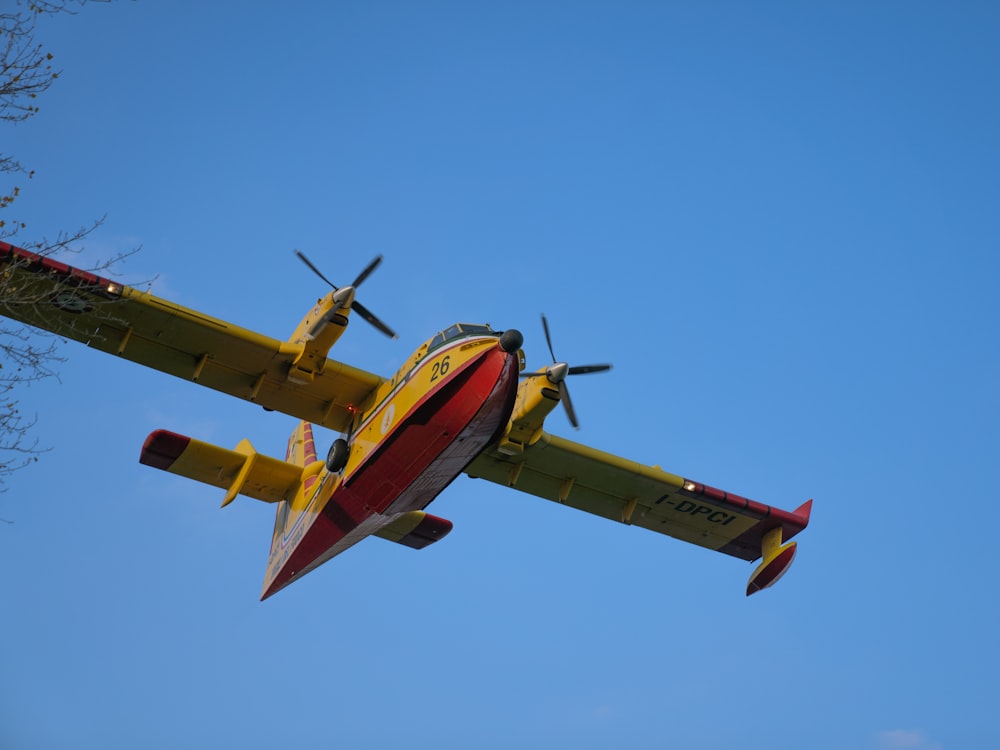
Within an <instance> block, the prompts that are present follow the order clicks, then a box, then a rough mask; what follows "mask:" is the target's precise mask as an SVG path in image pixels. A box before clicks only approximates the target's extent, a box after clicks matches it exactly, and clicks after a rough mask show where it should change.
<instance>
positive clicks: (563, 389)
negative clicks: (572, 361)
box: [523, 314, 611, 429]
mask: <svg viewBox="0 0 1000 750" xmlns="http://www.w3.org/2000/svg"><path fill="white" fill-rule="evenodd" d="M542 328H543V329H544V330H545V343H546V344H548V347H549V354H550V355H551V356H552V364H551V365H549V366H548V367H546V368H545V372H529V373H523V375H524V377H529V378H530V377H539V376H542V375H544V376H545V377H547V378H548V379H549V382H550V383H552V384H553V385H555V386H556V387H557V388H558V389H559V400H560V401H561V402H562V405H563V408H565V409H566V416H567V417H568V418H569V423H570V424H571V425H573V427H574V428H576V429H580V422H579V421H578V420H577V418H576V410H575V409H574V408H573V401H572V399H570V397H569V388H567V386H566V377H567V376H568V375H586V374H588V373H592V372H605V371H607V370H610V369H611V365H609V364H600V365H575V366H572V367H571V366H570V365H568V364H567V363H565V362H559V361H558V360H557V359H556V353H555V351H554V350H553V348H552V335H551V334H550V333H549V321H548V320H546V318H545V315H544V314H543V315H542Z"/></svg>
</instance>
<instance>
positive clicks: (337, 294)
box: [295, 250, 398, 338]
mask: <svg viewBox="0 0 1000 750" xmlns="http://www.w3.org/2000/svg"><path fill="white" fill-rule="evenodd" d="M295 254H296V255H297V256H299V260H301V261H302V262H303V263H305V264H306V265H307V266H309V270H310V271H312V272H313V273H314V274H316V275H317V276H319V277H320V278H321V279H322V280H323V281H325V282H326V283H327V284H329V285H330V286H331V287H333V292H334V294H333V300H334V303H335V304H334V306H333V308H332V309H331V310H330V312H329V313H328V315H332V314H333V313H335V312H336V311H337V310H339V309H340V308H342V307H349V308H351V309H352V310H354V312H356V313H357V314H358V315H360V316H361V317H362V318H364V319H365V320H367V321H368V322H369V323H371V324H372V325H373V326H375V327H376V328H377V329H378V330H380V331H381V332H382V333H384V334H385V335H386V336H388V337H390V338H398V336H396V332H395V331H393V330H392V329H391V328H389V326H387V325H386V324H385V323H383V322H382V321H381V320H379V319H378V318H377V317H375V315H374V314H372V312H371V311H370V310H369V309H368V308H367V307H365V306H364V305H362V304H361V303H360V302H358V301H357V299H355V294H356V292H357V288H358V287H359V286H361V284H362V282H364V280H365V279H367V278H368V277H369V276H371V274H372V271H374V270H375V269H376V268H378V266H379V264H380V263H381V262H382V256H381V255H376V256H375V260H373V261H372V262H371V263H369V264H368V265H367V266H366V267H365V270H363V271H362V272H361V273H359V274H358V277H357V278H356V279H355V280H354V283H353V284H351V285H350V286H342V287H338V286H337V285H336V284H334V283H333V282H332V281H330V280H329V279H328V278H326V276H324V275H323V272H322V271H320V270H319V269H318V268H316V266H315V265H313V263H312V261H310V260H309V258H307V257H306V255H305V253H303V252H302V251H300V250H296V251H295Z"/></svg>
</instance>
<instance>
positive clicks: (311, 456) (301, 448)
mask: <svg viewBox="0 0 1000 750" xmlns="http://www.w3.org/2000/svg"><path fill="white" fill-rule="evenodd" d="M285 461H286V462H287V463H290V464H294V465H295V466H301V467H302V468H303V472H302V482H301V484H300V486H299V489H298V491H297V492H296V493H295V497H293V498H291V499H290V500H282V501H281V502H279V503H278V509H277V512H276V513H275V515H274V532H273V533H272V535H271V550H270V553H269V554H268V556H267V571H266V573H265V581H264V588H265V590H266V589H267V586H268V584H269V583H270V581H271V580H272V579H273V577H274V575H275V574H276V573H277V571H278V569H279V568H280V566H281V564H282V562H283V559H284V558H285V557H287V555H288V553H289V552H290V550H289V549H288V544H287V542H288V539H287V536H288V532H289V531H290V529H291V528H292V527H293V526H294V525H295V522H296V520H297V519H298V517H299V515H300V514H301V512H302V510H303V508H304V507H305V505H306V500H307V498H308V497H309V496H310V495H311V494H312V491H313V489H314V487H315V485H316V482H317V480H318V478H319V477H318V475H319V473H320V470H321V469H322V466H323V464H322V462H321V461H317V459H316V443H315V441H314V440H313V426H312V425H311V424H310V423H309V422H305V421H303V422H299V424H298V426H297V427H296V428H295V430H294V432H292V434H291V435H290V436H289V438H288V447H287V448H286V449H285Z"/></svg>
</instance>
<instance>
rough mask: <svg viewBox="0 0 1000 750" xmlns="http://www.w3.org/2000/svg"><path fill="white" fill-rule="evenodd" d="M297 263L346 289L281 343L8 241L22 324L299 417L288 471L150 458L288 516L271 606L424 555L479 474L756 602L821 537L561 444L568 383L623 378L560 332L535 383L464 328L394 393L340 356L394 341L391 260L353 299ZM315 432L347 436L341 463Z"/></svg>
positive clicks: (195, 450)
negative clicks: (715, 573)
mask: <svg viewBox="0 0 1000 750" xmlns="http://www.w3.org/2000/svg"><path fill="white" fill-rule="evenodd" d="M299 257H300V258H301V259H302V260H303V261H304V262H305V263H306V264H307V265H308V266H309V267H310V268H311V269H312V270H313V271H314V272H315V273H316V274H317V275H318V276H319V277H320V278H322V279H323V281H325V282H326V283H327V284H329V285H330V286H331V287H332V290H331V291H330V292H329V293H328V294H326V295H325V296H324V297H322V298H321V299H319V300H318V301H317V303H316V305H315V306H314V307H313V308H312V309H311V310H310V311H309V313H308V314H307V315H306V316H305V317H304V318H303V319H302V322H301V323H300V324H299V326H298V328H296V329H295V331H294V332H293V333H292V335H291V337H290V338H289V339H287V340H285V341H282V340H279V339H274V338H271V337H269V336H265V335H262V334H259V333H255V332H253V331H250V330H247V329H244V328H240V327H239V326H235V325H232V324H231V323H226V322H224V321H222V320H217V319H215V318H211V317H209V316H207V315H203V314H202V313H199V312H196V311H194V310H190V309H187V308H184V307H182V306H180V305H177V304H175V303H173V302H169V301H167V300H164V299H160V298H158V297H155V296H153V295H152V294H150V293H148V292H144V291H141V290H139V289H135V288H132V287H129V286H125V285H122V284H119V283H116V282H114V281H110V280H108V279H106V278H102V277H99V276H97V275H94V274H92V273H89V272H86V271H82V270H80V269H77V268H73V267H72V266H68V265H65V264H63V263H60V262H58V261H56V260H53V259H52V258H50V257H42V256H39V255H37V254H35V253H32V252H29V251H27V250H24V249H22V248H18V247H15V246H12V245H10V244H7V243H5V242H0V274H2V275H3V279H2V281H3V285H2V288H3V289H5V290H7V293H6V295H5V296H6V299H4V300H0V307H2V309H0V312H2V313H3V314H4V315H6V316H7V317H10V318H13V319H15V320H19V321H22V322H24V323H27V324H29V325H32V326H36V327H38V328H42V329H45V330H48V331H52V332H54V333H56V334H58V335H59V336H63V337H66V338H70V339H75V340H76V341H80V342H82V343H84V344H86V345H87V346H90V347H93V348H95V349H99V350H101V351H104V352H108V353H110V354H112V355H115V356H117V357H120V358H122V359H128V360H132V361H133V362H138V363H139V364H142V365H146V366H147V367H152V368H155V369H157V370H161V371H163V372H166V373H169V374H171V375H175V376H177V377H179V378H183V379H185V380H190V381H193V382H195V383H198V384H199V385H203V386H207V387H209V388H214V389H215V390H218V391H222V392H223V393H228V394H230V395H232V396H236V397H238V398H241V399H244V400H247V401H251V402H253V403H256V404H259V405H260V406H262V407H264V408H265V409H268V410H275V411H280V412H283V413H285V414H289V415H291V416H293V417H297V418H298V419H300V420H301V422H300V424H299V425H298V426H297V427H296V429H295V430H294V432H293V433H292V435H291V437H290V438H289V441H288V448H287V451H286V453H285V458H284V460H281V459H278V458H273V457H271V456H267V455H264V454H261V453H258V452H257V451H256V450H254V448H253V446H252V445H251V444H250V443H249V441H247V440H243V441H242V442H240V443H239V445H237V446H236V447H235V448H234V449H232V450H230V449H228V448H222V447H219V446H215V445H211V444H209V443H206V442H202V441H199V440H195V439H193V438H189V437H185V436H183V435H178V434H176V433H173V432H168V431H166V430H158V431H156V432H153V433H152V434H151V435H150V436H149V437H148V438H147V439H146V441H145V444H144V445H143V447H142V452H141V454H140V459H139V460H140V461H141V462H142V463H144V464H146V465H149V466H153V467H155V468H158V469H163V470H165V471H169V472H172V473H175V474H179V475H182V476H186V477H190V478H192V479H196V480H198V481H200V482H205V483H207V484H211V485H214V486H217V487H220V488H222V489H224V490H225V496H224V499H223V501H222V504H223V506H225V505H228V504H229V503H230V502H232V501H233V499H235V497H236V496H237V495H245V496H247V497H251V498H254V499H256V500H262V501H264V502H268V503H274V504H275V505H276V506H277V513H276V517H275V523H274V534H273V537H272V539H271V551H270V555H269V557H268V561H267V569H266V572H265V576H264V586H263V592H262V595H261V598H262V599H266V598H267V597H269V596H271V595H272V594H274V593H275V592H277V591H279V590H280V589H282V588H284V587H285V586H287V585H288V584H289V583H292V582H294V581H296V580H298V579H299V578H301V577H302V576H304V575H305V574H306V573H308V572H310V571H311V570H313V569H315V568H316V567H318V566H319V565H321V564H322V563H324V562H326V561H327V560H329V559H330V558H332V557H334V556H335V555H337V554H339V553H341V552H343V551H344V550H346V549H347V548H349V547H351V546H352V545H354V544H355V543H357V542H359V541H361V540H362V539H364V538H366V537H368V536H371V535H375V536H379V537H382V538H384V539H389V540H391V541H394V542H398V543H400V544H404V545H406V546H409V547H413V548H416V549H421V548H423V547H426V546H427V545H429V544H431V543H433V542H435V541H437V540H439V539H441V538H442V537H443V536H445V535H446V534H447V533H448V532H449V531H450V530H451V527H452V524H451V522H449V521H446V520H445V519H443V518H438V517H436V516H433V515H431V514H429V513H426V512H425V511H424V508H426V507H427V505H428V504H429V503H430V502H431V501H432V500H433V499H434V498H435V497H437V495H438V494H439V493H440V492H441V491H442V490H443V489H444V488H445V487H447V486H448V485H449V484H450V483H451V482H452V481H453V480H454V479H456V478H457V477H458V476H459V475H460V474H462V473H463V472H464V473H466V474H468V475H469V476H471V477H479V478H482V479H486V480H489V481H492V482H496V483H497V484H500V485H504V486H507V487H512V488H514V489H517V490H521V491H523V492H528V493H531V494H533V495H537V496H539V497H542V498H546V499H548V500H553V501H555V502H558V503H561V504H564V505H570V506H573V507H575V508H579V509H580V510H584V511H587V512H589V513H594V514H596V515H599V516H603V517H604V518H608V519H611V520H613V521H617V522H619V523H624V524H631V525H635V526H641V527H643V528H646V529H650V530H652V531H656V532H659V533H662V534H667V535H670V536H672V537H675V538H677V539H680V540H682V541H686V542H691V543H692V544H697V545H699V546H702V547H708V548H710V549H714V550H717V551H719V552H723V553H725V554H728V555H732V556H734V557H738V558H742V559H744V560H757V559H761V562H760V564H759V565H758V566H757V567H756V569H755V570H754V571H753V573H752V574H751V576H750V580H749V582H748V584H747V589H746V592H747V594H748V595H749V594H752V593H755V592H757V591H760V590H762V589H765V588H767V587H768V586H770V585H772V584H773V583H775V582H776V581H777V580H778V578H780V577H781V575H782V574H784V572H785V571H786V570H787V569H788V567H789V566H790V565H791V563H792V560H793V558H794V556H795V549H796V543H795V542H790V541H788V540H789V539H790V538H791V537H793V536H794V535H795V534H797V533H798V532H800V531H801V530H802V529H804V528H805V527H806V525H807V524H808V523H809V514H810V511H811V508H812V501H811V500H809V501H807V502H805V503H804V504H802V505H801V506H800V507H798V508H797V509H796V510H794V511H791V512H789V511H785V510H781V509H778V508H775V507H771V506H768V505H765V504H763V503H759V502H756V501H754V500H749V499H747V498H744V497H741V496H739V495H735V494H732V493H729V492H724V491H722V490H719V489H716V488H714V487H710V486H709V485H706V484H702V483H701V482H696V481H693V480H691V479H687V478H684V477H681V476H678V475H675V474H670V473H668V472H665V471H663V470H662V469H660V468H659V467H658V466H645V465H642V464H640V463H636V462H634V461H629V460H627V459H624V458H619V457H618V456H614V455H611V454H609V453H605V452H603V451H599V450H596V449H594V448H590V447H587V446H585V445H581V444H579V443H575V442H571V441H569V440H566V439H564V438H561V437H557V436H555V435H552V434H550V433H548V432H546V431H545V429H544V421H545V418H546V417H547V416H548V415H549V414H550V413H551V412H552V410H553V409H554V408H555V407H556V405H557V404H559V403H562V405H563V407H564V408H565V409H566V413H567V416H568V417H569V420H570V422H571V423H572V424H573V425H574V426H576V422H577V420H576V415H575V413H574V410H573V407H572V404H571V402H570V398H569V392H568V390H567V389H566V382H565V380H566V377H568V376H569V375H575V374H581V373H588V372H600V371H603V370H607V369H609V367H610V366H609V365H587V366H579V367H571V366H569V365H567V364H566V363H564V362H558V361H556V357H555V355H554V353H553V351H552V341H551V337H550V333H549V328H548V324H547V323H546V321H545V318H544V317H543V318H542V323H543V326H544V330H545V338H546V343H547V344H548V349H549V354H550V355H552V360H553V363H552V364H551V365H549V366H547V367H544V368H542V369H540V370H538V371H537V372H523V370H524V354H523V352H522V350H521V345H522V343H523V337H522V335H521V334H520V333H519V332H518V331H516V330H513V329H511V330H506V331H494V330H492V329H491V328H490V327H489V326H487V325H470V324H456V325H453V326H451V327H449V328H447V329H445V330H444V331H442V332H440V333H438V334H437V335H435V336H434V337H433V338H431V339H430V340H428V341H426V342H424V343H423V344H422V345H421V346H420V347H419V348H418V349H417V350H416V351H415V352H413V354H412V355H410V357H409V359H407V361H406V362H405V363H404V364H403V366H402V367H400V368H399V371H398V372H396V373H395V374H394V375H393V376H392V377H390V378H383V377H380V376H379V375H375V374H373V373H370V372H365V371H363V370H359V369H356V368H354V367H351V366H349V365H347V364H344V363H342V362H338V361H336V360H334V359H331V358H330V357H329V356H328V355H329V352H330V349H331V347H333V345H334V344H335V343H336V342H337V340H338V339H339V338H340V336H341V335H342V334H343V333H344V331H345V330H346V328H347V324H348V321H349V316H350V313H351V312H352V311H353V312H355V313H357V314H358V315H360V316H361V317H362V318H364V319H365V320H367V321H368V322H370V323H371V324H372V325H374V326H375V327H376V328H378V329H379V330H380V331H382V332H383V333H385V334H387V335H389V336H393V337H395V334H394V333H393V332H392V330H391V329H390V328H389V327H388V326H386V325H385V324H384V323H383V322H382V321H381V320H379V319H378V318H377V317H376V316H374V315H373V314H372V313H371V312H370V311H369V310H368V309H367V308H365V307H364V306H363V305H361V303H360V302H358V301H357V299H356V297H355V293H356V289H357V287H358V286H360V285H361V283H362V282H363V281H364V280H365V279H366V278H367V277H368V275H369V274H370V273H371V272H372V271H373V270H374V269H375V267H376V266H377V265H378V263H379V262H380V260H381V258H380V257H379V258H376V259H375V260H374V261H373V262H372V263H371V264H369V266H368V267H367V268H366V269H365V270H364V271H363V272H362V273H361V274H360V275H359V276H358V278H357V279H355V281H354V283H352V284H351V285H350V286H346V287H340V288H338V287H337V286H335V285H334V284H333V283H332V282H330V281H329V280H328V279H326V277H325V276H323V274H322V273H321V272H320V271H319V270H318V269H317V268H316V267H315V266H314V265H313V264H312V263H310V262H309V260H308V259H307V258H306V257H305V256H304V255H302V254H301V253H299ZM314 424H315V425H321V426H322V427H325V428H328V429H330V430H333V431H335V432H338V433H341V435H342V436H341V437H339V438H337V439H335V440H334V441H333V443H332V445H331V447H330V450H329V453H328V454H327V456H326V459H325V460H322V459H320V458H319V457H318V453H317V451H316V444H315V438H314V434H313V425H314Z"/></svg>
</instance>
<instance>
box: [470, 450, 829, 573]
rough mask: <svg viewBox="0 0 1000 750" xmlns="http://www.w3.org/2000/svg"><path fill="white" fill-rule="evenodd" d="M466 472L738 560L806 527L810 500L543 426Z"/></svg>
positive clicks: (485, 456)
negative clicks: (719, 479)
mask: <svg viewBox="0 0 1000 750" xmlns="http://www.w3.org/2000/svg"><path fill="white" fill-rule="evenodd" d="M466 472H467V473H468V474H469V475H470V476H472V477H480V478H482V479H488V480H490V481H492V482H496V483H497V484H502V485H505V486H507V487H513V488H514V489H518V490H521V491H523V492H527V493H530V494H532V495H537V496H538V497H543V498H545V499H547V500H554V501H556V502H559V503H562V504H563V505H569V506H572V507H574V508H579V509H580V510H585V511H587V512H588V513H593V514H595V515H598V516H603V517H604V518H608V519H611V520H613V521H619V522H621V523H625V524H631V525H634V526H641V527H642V528H645V529H649V530H651V531H656V532H659V533H661V534H668V535H670V536H672V537H676V538H677V539H681V540H683V541H685V542H691V543H692V544H697V545H699V546H701V547H708V548H709V549H713V550H717V551H719V552H723V553H725V554H728V555H733V556H734V557H739V558H742V559H744V560H755V559H757V558H758V557H760V556H761V555H762V547H763V538H764V536H765V535H766V534H767V533H768V532H773V530H774V529H777V528H780V529H781V537H782V538H784V539H786V540H787V539H789V538H791V537H792V536H794V535H795V534H797V533H798V532H799V531H801V530H802V529H804V528H805V527H806V524H808V522H809V511H810V508H811V505H810V503H811V501H810V502H809V503H806V504H804V505H803V506H801V507H800V508H799V509H798V510H796V511H794V512H791V513H790V512H788V511H783V510H780V509H778V508H772V507H769V506H767V505H764V504H762V503H758V502H755V501H753V500H748V499H747V498H744V497H740V496H739V495H734V494H732V493H727V492H723V491H722V490H717V489H715V488H713V487H709V486H707V485H704V484H700V483H698V482H693V481H691V480H688V479H684V478H683V477H679V476H677V475H675V474H670V473H668V472H666V471H663V470H662V469H660V468H659V467H656V466H644V465H643V464H640V463H637V462H635V461H629V460H627V459H624V458H619V457H618V456H614V455H611V454H610V453H605V452H603V451H599V450H595V449H594V448H589V447H587V446H585V445H581V444H579V443H574V442H572V441H570V440H565V439H563V438H560V437H556V436H555V435H550V434H549V433H547V432H544V431H542V432H541V433H540V436H539V437H538V439H537V440H535V441H534V442H533V443H531V444H530V445H528V446H526V447H525V448H524V450H523V452H521V453H518V454H515V455H506V454H504V453H503V452H501V451H500V450H498V449H497V448H496V447H494V448H492V449H488V450H487V451H485V452H484V453H482V454H481V455H480V456H479V457H477V458H476V460H475V461H473V462H472V463H471V464H470V465H469V466H468V467H467V468H466ZM789 562H790V561H789Z"/></svg>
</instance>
